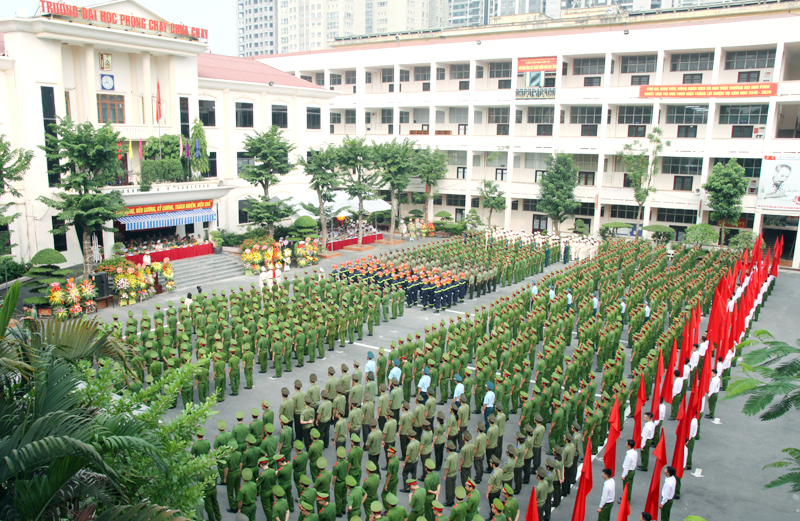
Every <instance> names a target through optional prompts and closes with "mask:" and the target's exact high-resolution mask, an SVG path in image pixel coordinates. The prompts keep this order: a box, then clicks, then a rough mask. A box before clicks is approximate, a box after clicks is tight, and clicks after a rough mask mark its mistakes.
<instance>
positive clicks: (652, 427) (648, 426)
mask: <svg viewBox="0 0 800 521" xmlns="http://www.w3.org/2000/svg"><path fill="white" fill-rule="evenodd" d="M655 434H656V424H655V422H653V413H651V412H646V413H644V425H643V426H642V446H641V449H642V464H641V465H639V467H638V468H639V470H641V471H642V472H647V467H648V466H649V465H650V445H651V444H652V443H653V436H655Z"/></svg>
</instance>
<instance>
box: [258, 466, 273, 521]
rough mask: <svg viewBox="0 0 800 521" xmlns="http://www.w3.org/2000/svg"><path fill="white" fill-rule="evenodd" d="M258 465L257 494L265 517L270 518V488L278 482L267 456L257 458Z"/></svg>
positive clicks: (271, 499)
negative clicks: (259, 471) (259, 468)
mask: <svg viewBox="0 0 800 521" xmlns="http://www.w3.org/2000/svg"><path fill="white" fill-rule="evenodd" d="M258 466H259V467H261V473H260V474H259V475H258V478H257V479H256V487H257V488H258V496H259V497H260V498H261V508H262V509H263V510H264V515H265V516H266V518H267V519H272V503H273V498H274V496H273V494H272V489H273V488H274V487H275V485H276V484H277V483H278V480H277V478H276V477H275V470H274V469H272V468H270V467H269V458H268V457H267V456H262V457H261V458H260V459H259V460H258Z"/></svg>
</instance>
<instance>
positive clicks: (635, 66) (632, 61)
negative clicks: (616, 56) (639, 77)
mask: <svg viewBox="0 0 800 521" xmlns="http://www.w3.org/2000/svg"><path fill="white" fill-rule="evenodd" d="M657 56H658V55H656V54H646V55H642V56H623V57H622V68H621V69H620V71H619V72H620V73H622V74H631V73H634V72H656V57H657Z"/></svg>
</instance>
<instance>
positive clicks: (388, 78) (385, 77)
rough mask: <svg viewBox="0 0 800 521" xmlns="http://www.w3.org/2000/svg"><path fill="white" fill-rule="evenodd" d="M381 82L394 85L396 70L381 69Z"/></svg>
mask: <svg viewBox="0 0 800 521" xmlns="http://www.w3.org/2000/svg"><path fill="white" fill-rule="evenodd" d="M381 82H382V83H393V82H394V69H381Z"/></svg>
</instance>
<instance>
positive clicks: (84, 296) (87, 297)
mask: <svg viewBox="0 0 800 521" xmlns="http://www.w3.org/2000/svg"><path fill="white" fill-rule="evenodd" d="M96 296H97V289H96V288H95V285H94V284H92V281H91V280H88V279H87V280H84V281H82V282H80V283H78V284H76V283H75V279H69V280H67V282H66V283H65V284H64V287H63V288H62V287H61V284H60V283H59V282H53V283H52V284H50V297H49V298H50V303H51V304H52V305H53V306H54V308H53V314H54V315H55V316H56V318H62V319H63V318H67V317H69V316H73V317H75V316H78V315H80V314H82V313H83V312H84V311H87V312H91V311H94V310H96V309H97V303H96V302H95V301H94V298H95V297H96Z"/></svg>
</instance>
